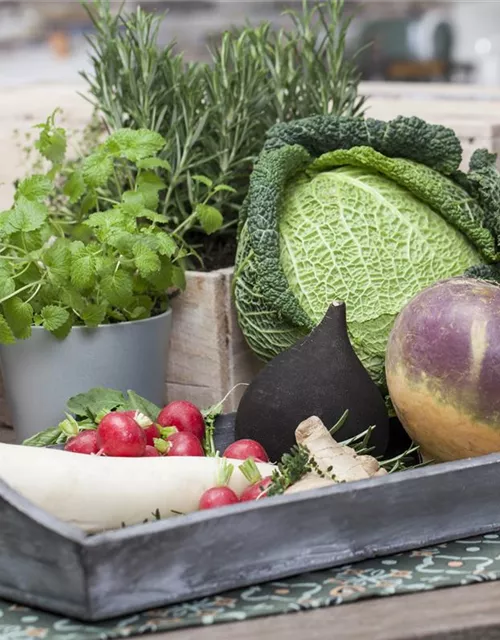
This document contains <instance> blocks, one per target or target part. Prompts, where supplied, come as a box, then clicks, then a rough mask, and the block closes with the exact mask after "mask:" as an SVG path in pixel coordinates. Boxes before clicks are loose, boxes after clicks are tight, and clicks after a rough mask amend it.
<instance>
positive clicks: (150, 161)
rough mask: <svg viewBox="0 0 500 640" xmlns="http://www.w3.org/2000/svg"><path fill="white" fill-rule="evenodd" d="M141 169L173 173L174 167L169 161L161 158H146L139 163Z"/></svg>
mask: <svg viewBox="0 0 500 640" xmlns="http://www.w3.org/2000/svg"><path fill="white" fill-rule="evenodd" d="M137 167H138V168H139V169H166V170H167V171H172V165H171V164H170V162H168V161H167V160H162V159H161V158H144V159H142V160H139V161H138V162H137Z"/></svg>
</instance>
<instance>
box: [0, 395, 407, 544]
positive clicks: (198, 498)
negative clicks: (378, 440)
mask: <svg viewBox="0 0 500 640" xmlns="http://www.w3.org/2000/svg"><path fill="white" fill-rule="evenodd" d="M221 406H222V404H221V405H219V406H216V407H212V408H210V409H208V410H206V411H204V412H202V411H200V410H199V409H198V408H197V407H195V406H194V405H193V404H191V403H189V402H185V401H174V402H171V403H169V404H168V405H167V406H166V407H164V408H163V409H160V408H159V407H156V406H154V405H153V404H151V403H150V402H148V401H147V400H145V399H144V398H141V397H139V396H138V395H137V394H135V393H133V392H131V391H129V392H128V394H126V395H124V394H122V393H121V392H119V391H115V390H109V389H101V388H96V389H91V390H90V391H89V392H88V393H85V394H80V395H78V396H75V397H74V398H71V399H70V400H69V401H68V414H67V418H66V419H65V420H63V421H62V422H61V424H60V425H59V426H58V427H56V428H54V429H51V430H47V431H45V432H42V433H40V434H38V435H37V436H34V437H33V438H31V439H30V440H28V441H26V442H25V443H24V445H23V446H15V447H14V448H13V445H0V464H1V468H2V478H3V479H4V480H5V481H6V482H7V483H8V484H9V485H10V486H11V487H12V488H14V489H15V490H17V491H18V492H19V493H21V494H23V495H25V496H26V497H28V498H29V499H30V500H31V501H32V502H34V503H35V504H38V505H39V506H41V507H43V508H44V509H45V510H47V511H48V512H50V513H52V514H54V515H56V516H57V517H60V518H61V519H63V520H65V521H68V522H72V523H73V524H76V525H77V526H79V527H81V528H83V529H84V530H85V531H87V532H89V533H95V532H98V531H101V530H106V529H112V528H118V527H120V526H125V525H132V524H137V523H141V522H144V521H146V520H150V519H153V518H154V519H163V518H168V517H172V516H175V515H182V514H187V513H190V512H192V511H196V510H203V509H209V508H215V507H220V506H224V505H231V504H237V503H242V502H248V501H254V500H261V499H263V498H271V497H272V496H275V495H280V494H283V493H285V494H290V493H297V492H300V491H306V490H310V489H317V488H322V487H325V486H331V485H334V484H337V483H343V482H350V481H355V480H361V479H364V478H371V477H378V476H381V475H384V474H386V473H388V472H394V471H398V470H401V469H404V468H406V467H407V466H408V465H411V466H414V465H416V464H418V458H417V457H416V455H415V454H416V448H415V447H411V448H410V449H409V450H408V451H405V452H404V453H403V454H401V455H400V456H397V457H396V458H394V459H392V460H385V461H380V460H377V459H376V458H374V457H372V456H371V455H370V451H371V448H370V436H371V434H372V432H373V429H372V428H369V429H367V430H365V432H363V433H360V434H359V435H358V436H357V437H354V438H351V439H349V440H347V441H344V442H342V443H339V442H337V441H336V440H335V439H334V437H333V435H335V434H336V433H337V432H338V431H339V430H341V429H342V427H343V426H344V424H345V422H346V420H347V418H348V412H345V413H344V415H343V416H341V418H340V419H339V420H338V422H337V424H336V425H335V426H334V427H332V428H331V429H330V430H329V429H327V428H326V426H325V425H324V424H323V422H322V421H321V420H320V419H319V418H317V417H311V418H309V419H307V420H305V421H303V422H302V423H301V424H300V425H299V426H298V427H297V429H296V432H295V438H296V444H295V445H294V446H293V447H292V449H291V450H290V451H289V452H287V453H285V454H284V455H283V456H282V457H281V459H280V460H278V461H277V462H276V463H275V464H273V463H270V462H269V457H268V455H267V453H266V451H265V449H264V447H262V445H261V444H260V443H258V442H256V441H255V440H251V439H240V440H236V441H234V442H232V443H231V444H229V445H228V446H227V447H226V448H225V450H224V451H223V452H222V455H221V454H220V453H219V452H217V451H216V450H215V448H214V439H213V436H214V429H215V425H214V422H215V420H216V417H217V415H218V414H219V412H220V409H221ZM69 411H73V412H74V414H73V415H71V414H70V413H69ZM57 443H58V444H59V446H60V447H62V448H64V449H65V451H66V452H69V453H63V452H60V451H57V450H55V449H54V448H52V447H54V445H57ZM47 447H48V448H47ZM56 448H57V447H56ZM14 449H15V450H14ZM82 454H83V455H82ZM28 469H30V470H31V471H30V473H28ZM82 491H84V494H85V499H83V497H84V496H83V494H82V495H80V493H81V492H82Z"/></svg>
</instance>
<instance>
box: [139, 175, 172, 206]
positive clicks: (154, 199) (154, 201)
mask: <svg viewBox="0 0 500 640" xmlns="http://www.w3.org/2000/svg"><path fill="white" fill-rule="evenodd" d="M166 186H167V185H166V184H165V183H164V182H163V180H162V179H161V178H160V177H158V176H157V175H156V173H155V172H154V171H145V172H144V173H141V174H140V175H139V176H138V178H137V188H138V189H139V191H140V193H141V194H142V197H143V199H144V206H145V207H147V208H148V209H150V210H151V211H155V210H156V209H157V208H158V202H159V195H158V194H159V192H160V191H162V190H163V189H165V188H166Z"/></svg>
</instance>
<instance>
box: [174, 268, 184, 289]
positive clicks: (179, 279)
mask: <svg viewBox="0 0 500 640" xmlns="http://www.w3.org/2000/svg"><path fill="white" fill-rule="evenodd" d="M172 284H173V286H174V287H177V288H179V289H181V291H184V289H185V288H186V274H185V273H184V269H182V268H181V267H178V266H173V267H172Z"/></svg>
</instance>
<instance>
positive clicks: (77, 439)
mask: <svg viewBox="0 0 500 640" xmlns="http://www.w3.org/2000/svg"><path fill="white" fill-rule="evenodd" d="M64 449H65V451H72V452H73V453H84V454H87V455H90V454H92V453H97V452H98V451H99V446H98V444H97V431H95V430H93V429H89V430H87V431H81V432H80V433H79V434H78V435H76V436H73V437H72V438H70V439H69V440H68V442H66V444H65V446H64Z"/></svg>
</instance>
